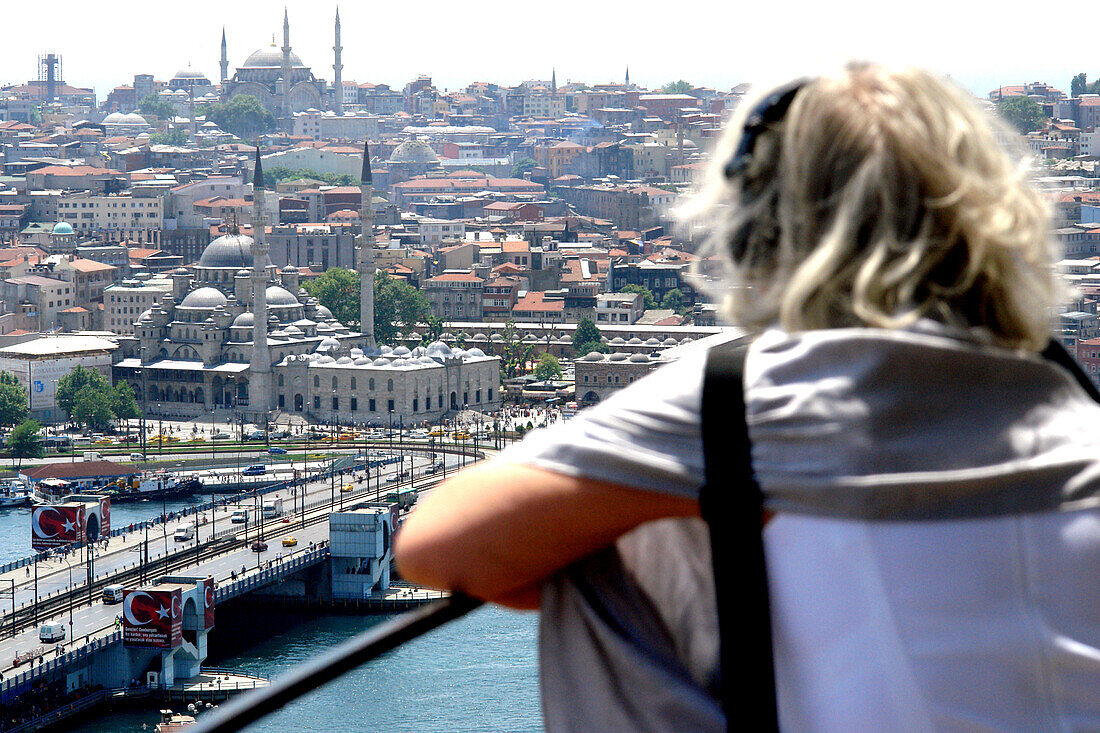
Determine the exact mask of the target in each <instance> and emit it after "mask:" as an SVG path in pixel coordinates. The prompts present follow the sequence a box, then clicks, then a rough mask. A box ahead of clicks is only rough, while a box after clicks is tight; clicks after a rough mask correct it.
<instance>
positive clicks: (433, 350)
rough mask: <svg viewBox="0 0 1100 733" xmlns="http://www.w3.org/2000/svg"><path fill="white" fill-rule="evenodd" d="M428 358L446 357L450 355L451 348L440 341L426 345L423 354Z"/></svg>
mask: <svg viewBox="0 0 1100 733" xmlns="http://www.w3.org/2000/svg"><path fill="white" fill-rule="evenodd" d="M425 353H427V355H428V356H439V357H448V356H450V355H451V347H450V346H448V345H447V344H445V343H443V342H442V341H433V342H431V343H430V344H428V349H427V351H426V352H425Z"/></svg>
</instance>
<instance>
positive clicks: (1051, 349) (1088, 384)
mask: <svg viewBox="0 0 1100 733" xmlns="http://www.w3.org/2000/svg"><path fill="white" fill-rule="evenodd" d="M1039 355H1040V356H1042V357H1043V358H1044V359H1046V360H1048V361H1052V362H1054V363H1055V364H1057V365H1058V366H1060V367H1062V368H1063V369H1065V370H1066V371H1067V372H1069V373H1070V376H1072V377H1073V378H1074V379H1076V380H1077V383H1078V384H1079V385H1081V389H1083V390H1085V392H1086V393H1087V394H1088V396H1089V397H1091V398H1092V399H1093V401H1094V402H1100V392H1098V391H1097V390H1096V385H1095V384H1093V383H1092V380H1091V379H1089V375H1087V374H1085V370H1084V369H1082V368H1081V366H1080V365H1079V364H1078V363H1077V360H1076V359H1074V358H1073V357H1072V356H1070V354H1069V352H1068V351H1066V349H1065V347H1063V346H1062V345H1061V344H1060V343H1058V342H1057V341H1055V340H1053V339H1051V341H1050V343H1048V344H1047V347H1046V348H1045V349H1043V350H1042V351H1041V352H1040V354H1039Z"/></svg>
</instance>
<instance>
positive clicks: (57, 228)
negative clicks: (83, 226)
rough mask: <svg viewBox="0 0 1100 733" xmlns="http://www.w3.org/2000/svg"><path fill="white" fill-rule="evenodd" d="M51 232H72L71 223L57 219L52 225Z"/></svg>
mask: <svg viewBox="0 0 1100 733" xmlns="http://www.w3.org/2000/svg"><path fill="white" fill-rule="evenodd" d="M53 233H54V234H55V235H58V234H73V233H74V232H73V225H72V224H70V223H69V222H67V221H59V222H57V223H56V224H54V225H53Z"/></svg>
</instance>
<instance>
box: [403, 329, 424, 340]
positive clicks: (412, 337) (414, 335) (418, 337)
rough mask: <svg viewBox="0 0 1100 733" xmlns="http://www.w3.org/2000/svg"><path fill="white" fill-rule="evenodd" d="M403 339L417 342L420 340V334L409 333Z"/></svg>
mask: <svg viewBox="0 0 1100 733" xmlns="http://www.w3.org/2000/svg"><path fill="white" fill-rule="evenodd" d="M405 338H407V339H410V340H411V339H415V340H417V341H419V340H420V334H419V333H417V332H416V331H409V335H408V336H406V337H405Z"/></svg>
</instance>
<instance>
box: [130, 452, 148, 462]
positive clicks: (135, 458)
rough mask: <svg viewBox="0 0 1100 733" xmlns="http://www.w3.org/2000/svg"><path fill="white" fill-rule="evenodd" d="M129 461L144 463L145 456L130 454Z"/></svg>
mask: <svg viewBox="0 0 1100 733" xmlns="http://www.w3.org/2000/svg"><path fill="white" fill-rule="evenodd" d="M130 460H131V461H144V460H145V456H143V455H141V454H140V453H131V454H130Z"/></svg>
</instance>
